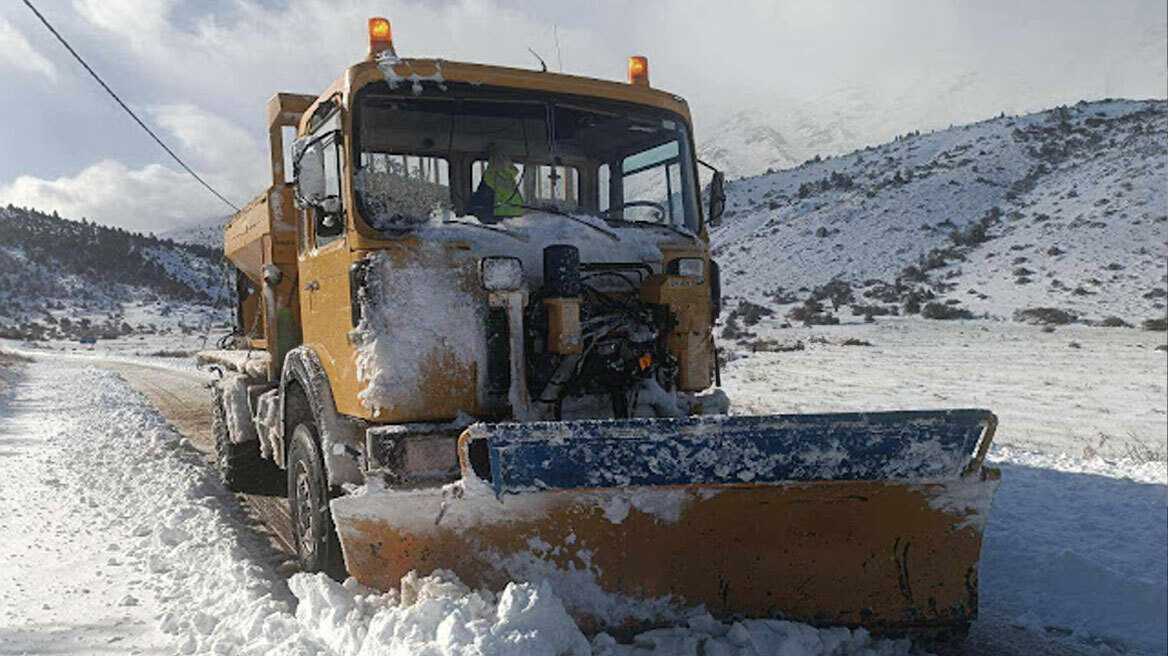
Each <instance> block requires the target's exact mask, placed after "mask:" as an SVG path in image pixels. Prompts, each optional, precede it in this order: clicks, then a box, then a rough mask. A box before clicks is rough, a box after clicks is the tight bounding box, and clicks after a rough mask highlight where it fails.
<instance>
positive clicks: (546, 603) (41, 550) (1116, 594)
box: [0, 320, 1168, 656]
mask: <svg viewBox="0 0 1168 656" xmlns="http://www.w3.org/2000/svg"><path fill="white" fill-rule="evenodd" d="M752 329H757V330H758V332H759V334H760V337H766V338H769V339H773V340H776V341H777V342H778V343H783V344H793V343H794V342H802V343H803V346H804V348H803V350H799V351H790V352H760V353H750V351H749V348H747V347H746V346H745V345H738V346H730V347H728V349H727V350H728V353H727V356H728V357H727V360H728V363H727V364H726V366H725V370H724V377H723V382H724V384H725V387H726V388H727V392H728V393H729V394H730V396H731V398H733V399H735V400H736V401H737V405H736V407H735V411H737V412H751V413H754V412H796V411H797V412H810V411H818V410H843V409H888V408H930V407H942V406H947V407H970V406H978V407H987V408H990V409H992V410H994V411H995V412H996V413H997V414H998V416H999V418H1000V419H1001V425H1000V428H999V431H998V434H997V438H996V446H995V448H994V450H993V451H992V453H991V460H992V461H993V462H994V464H995V465H996V466H999V467H1001V468H1002V470H1003V473H1002V479H1003V480H1002V485H1001V487H1000V488H999V491H998V496H997V499H996V502H995V506H994V509H993V512H992V514H991V516H990V520H989V528H988V529H987V533H986V538H985V549H984V553H983V561H982V572H981V604H982V607H981V612H982V617H983V620H984V621H985V622H986V623H990V622H997V623H1000V624H1001V625H1002V626H1008V627H1023V629H1024V631H1025V632H1026V633H1027V635H1032V636H1038V637H1040V638H1041V639H1042V641H1043V644H1050V645H1055V646H1059V647H1063V648H1066V650H1067V651H1050V652H1042V651H1039V652H1032V653H1076V654H1121V653H1128V654H1162V653H1165V651H1166V650H1168V638H1166V632H1168V629H1166V625H1165V616H1166V614H1168V602H1166V586H1165V581H1166V580H1168V558H1166V555H1165V550H1166V545H1168V528H1166V527H1168V494H1166V490H1168V488H1166V483H1168V470H1166V464H1165V462H1164V452H1165V450H1166V446H1168V445H1166V443H1165V440H1166V439H1168V438H1166V430H1168V418H1166V417H1168V415H1166V412H1168V407H1166V405H1168V400H1166V399H1168V390H1166V389H1165V380H1166V376H1168V357H1166V355H1165V353H1163V352H1160V351H1156V350H1155V347H1156V346H1157V345H1160V344H1163V343H1164V335H1163V334H1162V333H1149V332H1142V331H1136V330H1127V329H1102V328H1088V327H1067V328H1060V329H1059V330H1057V331H1056V332H1054V333H1043V332H1041V331H1040V330H1038V329H1037V328H1033V327H1028V326H1022V325H1018V324H1005V323H992V322H975V323H931V322H924V321H918V320H899V321H887V322H881V323H879V324H877V325H845V326H836V327H830V328H818V329H802V328H799V329H781V328H779V327H778V325H777V324H776V323H767V322H766V321H765V320H764V322H763V324H760V326H755V327H753V328H752ZM848 338H855V339H860V340H865V341H867V342H870V343H871V344H872V346H843V345H841V344H842V342H843V341H844V340H846V339H848ZM1072 342H1073V343H1075V344H1078V345H1079V346H1078V347H1077V348H1076V347H1072V346H1071V343H1072ZM99 344H100V343H99ZM84 355H85V357H63V356H62V354H54V353H42V354H41V355H40V356H39V358H38V359H37V361H35V362H34V363H32V364H29V365H26V366H24V367H23V368H22V369H20V370H19V371H20V373H19V374H17V375H14V374H13V373H12V370H11V369H9V370H8V372H7V373H6V374H5V378H6V379H8V380H9V381H10V383H13V384H10V385H9V386H8V387H7V388H6V391H4V392H2V393H0V394H2V397H0V398H2V399H3V400H0V476H2V477H3V479H4V481H5V484H4V485H3V486H0V507H3V508H4V509H5V511H4V512H3V514H0V518H2V519H0V522H2V524H0V536H2V537H0V654H22V653H31V654H37V653H76V654H93V653H116V654H123V653H124V654H130V653H136V654H172V653H198V654H203V653H206V654H211V653H220V654H229V653H239V654H267V653H270V654H417V653H424V654H435V655H446V654H589V653H592V654H614V655H617V654H661V655H665V654H694V655H695V656H696V655H697V654H758V655H761V654H784V655H786V656H802V655H806V654H908V653H912V650H911V648H910V646H909V645H908V644H907V643H906V642H904V641H889V640H877V639H873V638H871V637H869V636H867V635H866V634H865V633H864V632H862V631H859V632H850V631H847V630H844V629H835V630H820V629H813V628H811V627H807V626H805V625H798V624H792V623H787V622H780V621H752V622H741V623H734V624H724V623H721V622H716V621H713V620H711V619H710V618H708V617H704V616H701V615H697V616H695V617H693V618H692V619H691V620H690V621H689V622H687V623H684V624H682V625H679V626H677V627H674V628H671V629H664V630H658V631H653V632H649V633H645V634H642V635H640V636H637V637H636V638H635V639H633V640H632V641H631V642H618V641H617V640H614V639H613V638H610V637H609V636H607V635H600V636H587V637H586V636H585V635H583V634H582V633H581V632H580V631H579V629H578V628H577V627H576V625H575V624H574V623H573V622H572V621H571V620H570V619H569V618H568V617H567V615H566V614H565V613H564V611H563V606H562V604H561V603H560V601H559V600H558V599H556V598H555V596H554V595H552V594H550V591H549V590H547V589H546V588H545V587H544V586H541V585H539V584H512V585H511V586H509V587H508V588H507V589H506V590H504V591H501V592H499V593H496V594H492V593H489V592H474V591H470V590H467V589H466V588H465V587H464V586H462V584H461V583H459V582H457V581H456V580H454V579H452V577H449V576H441V575H436V576H432V577H426V578H418V579H413V580H409V581H407V582H405V583H404V584H403V586H402V589H401V590H398V591H393V592H390V593H388V594H384V595H383V594H375V593H370V592H368V591H362V590H360V589H358V588H356V587H354V586H352V585H345V586H342V585H339V584H336V583H333V582H331V581H329V580H327V579H324V578H322V577H319V576H307V575H302V574H295V575H293V576H292V577H291V578H287V576H286V575H285V574H284V573H282V572H281V571H280V570H279V569H278V566H277V563H278V562H279V558H278V557H277V556H276V554H274V553H273V552H272V551H271V550H270V547H268V545H267V543H266V542H264V541H263V540H262V539H260V538H258V537H257V536H256V534H255V533H254V532H253V531H252V530H251V529H250V528H248V526H247V519H246V517H245V516H244V514H243V512H242V511H241V510H240V508H239V506H238V504H237V502H236V500H235V497H234V496H233V495H231V494H228V493H227V492H225V491H224V490H223V489H222V488H221V487H220V486H219V484H218V483H217V482H216V479H215V478H214V476H213V475H212V473H211V472H210V471H209V470H208V468H207V466H206V465H205V464H204V462H203V461H202V460H201V459H200V458H199V457H197V456H196V454H195V453H194V451H193V449H191V448H190V446H189V444H185V440H184V439H183V438H182V437H181V436H180V435H178V434H177V433H175V432H174V431H173V429H172V428H171V427H170V426H169V425H167V424H166V423H165V421H164V420H163V419H162V418H161V417H160V416H159V415H158V414H157V412H155V410H154V409H153V408H151V407H149V406H148V405H147V404H146V403H145V401H144V400H143V399H142V398H141V397H139V396H138V395H137V394H136V393H135V392H133V391H132V390H130V389H129V388H128V387H127V386H126V385H125V384H124V383H123V382H122V381H121V380H120V379H119V378H118V377H117V376H116V375H115V374H112V373H110V372H108V371H105V370H102V369H99V368H97V367H95V366H93V363H92V361H91V360H90V359H91V358H97V357H99V356H100V355H101V354H100V352H96V351H95V352H94V353H86V354H84ZM115 357H119V358H124V357H132V358H134V359H138V358H140V357H143V356H136V355H133V354H125V353H123V354H120V355H117V356H115ZM158 361H159V363H160V364H163V365H164V366H168V365H169V366H173V362H172V359H165V358H163V359H158ZM987 653H988V652H987Z"/></svg>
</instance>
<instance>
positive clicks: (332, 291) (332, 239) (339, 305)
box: [299, 111, 360, 414]
mask: <svg viewBox="0 0 1168 656" xmlns="http://www.w3.org/2000/svg"><path fill="white" fill-rule="evenodd" d="M311 137H312V138H313V139H317V141H316V143H315V144H314V145H313V146H311V147H319V148H320V149H321V150H322V153H323V158H322V160H323V164H324V166H323V171H322V172H321V174H322V175H323V181H324V190H325V193H324V201H323V202H321V203H318V204H315V205H314V206H312V207H308V208H305V209H303V210H301V212H302V216H301V231H302V234H304V235H305V238H304V239H303V242H302V244H301V250H300V254H299V270H300V281H299V284H300V299H301V311H302V313H303V315H304V320H303V331H302V332H303V335H304V343H305V344H306V345H308V346H310V347H312V348H313V349H314V350H315V351H316V353H317V355H318V356H319V357H320V360H321V364H322V365H323V366H324V369H325V373H326V374H327V375H328V378H329V383H330V385H331V387H332V391H333V397H334V400H335V401H336V406H337V410H338V411H339V412H341V413H344V414H360V407H359V406H358V405H357V404H356V382H357V381H356V370H355V362H354V358H353V347H352V345H351V343H350V342H349V331H350V330H352V319H351V316H352V315H351V312H350V307H349V275H348V271H349V262H350V259H351V255H350V251H349V245H348V243H347V239H346V224H345V214H346V201H345V198H344V193H343V188H344V185H343V184H342V181H343V180H344V177H343V172H344V167H345V153H344V143H343V140H342V133H341V131H340V112H339V111H338V112H336V113H334V115H333V117H331V118H329V119H327V120H325V121H323V122H322V123H321V125H320V126H319V127H318V128H317V129H316V130H315V131H314V132H313V134H312V135H311ZM306 229H307V230H306ZM346 400H348V402H346Z"/></svg>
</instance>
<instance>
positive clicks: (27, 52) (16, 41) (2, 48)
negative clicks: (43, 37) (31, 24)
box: [0, 16, 57, 80]
mask: <svg viewBox="0 0 1168 656" xmlns="http://www.w3.org/2000/svg"><path fill="white" fill-rule="evenodd" d="M4 66H6V67H9V68H13V69H16V70H18V71H23V72H25V73H36V74H38V75H43V76H45V77H47V78H49V79H50V80H56V79H57V68H56V67H55V66H53V63H52V62H50V61H49V60H48V59H47V58H46V57H45V56H44V55H42V54H41V53H40V52H38V51H37V50H36V49H35V48H33V47H32V45H31V44H29V42H28V40H27V39H25V38H24V35H23V34H21V33H20V32H19V31H17V29H16V28H15V27H13V25H12V24H11V23H9V22H8V21H7V20H5V19H4V17H3V16H0V67H4Z"/></svg>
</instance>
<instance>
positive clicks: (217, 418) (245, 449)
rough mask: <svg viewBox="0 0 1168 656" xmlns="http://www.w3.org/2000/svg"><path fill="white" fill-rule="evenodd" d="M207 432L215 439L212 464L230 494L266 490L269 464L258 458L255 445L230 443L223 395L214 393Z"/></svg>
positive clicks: (269, 472) (250, 443)
mask: <svg viewBox="0 0 1168 656" xmlns="http://www.w3.org/2000/svg"><path fill="white" fill-rule="evenodd" d="M212 404H213V407H212V411H213V414H212V421H211V432H212V433H213V434H214V436H215V464H216V465H217V469H218V470H219V480H220V481H221V482H222V483H223V485H224V487H226V488H227V489H229V490H231V491H232V492H256V491H262V490H263V489H264V488H267V487H270V485H269V482H270V480H271V478H272V476H271V473H272V469H273V464H272V463H270V462H268V461H266V460H264V458H263V456H261V455H260V446H259V443H257V442H254V441H251V442H239V443H236V442H232V441H231V432H230V428H229V427H228V424H227V406H226V403H225V402H224V400H223V392H222V391H220V390H219V389H217V388H216V389H215V390H214V399H213V401H212Z"/></svg>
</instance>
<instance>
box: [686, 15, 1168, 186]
mask: <svg viewBox="0 0 1168 656" xmlns="http://www.w3.org/2000/svg"><path fill="white" fill-rule="evenodd" d="M1085 56H1087V55H1086V54H1085V53H1084V54H1082V55H1080V54H1078V53H1074V52H1071V53H1066V54H1065V56H1063V57H1060V63H1059V67H1060V68H1059V69H1057V70H1056V73H1058V72H1060V71H1061V73H1062V77H1064V78H1065V79H1066V80H1067V83H1066V85H1064V86H1059V87H1055V86H1052V85H1049V84H1047V85H1041V84H1039V85H1036V84H1034V80H1033V78H1032V72H1031V71H1030V70H1029V69H1028V68H1027V67H1026V66H1025V65H1020V66H1018V67H1016V68H1013V69H1011V70H1009V71H994V70H993V69H990V70H988V71H982V70H967V71H964V72H958V73H947V74H941V73H939V72H938V71H935V70H932V69H931V68H930V67H929V66H927V65H923V66H922V67H921V69H920V70H919V72H916V73H914V74H911V75H905V76H903V77H900V78H897V77H895V76H882V77H881V79H880V80H879V81H871V82H857V83H852V84H848V85H845V86H841V87H838V88H836V89H834V90H831V91H829V92H827V93H823V94H820V95H818V96H811V97H806V98H799V99H793V98H790V97H785V96H779V97H773V96H769V95H767V93H766V89H767V88H782V79H781V77H779V78H776V79H775V80H769V81H768V83H767V84H766V85H762V86H761V87H760V89H759V100H758V101H757V102H758V104H757V105H756V106H753V107H751V106H747V107H741V108H738V109H737V110H736V111H735V113H733V114H732V115H730V116H729V117H728V118H726V119H724V120H722V121H721V123H718V124H715V125H714V126H713V127H712V128H709V129H704V130H702V131H701V132H700V133H699V140H698V143H699V146H698V155H699V156H700V157H702V158H703V159H704V160H705V161H707V162H709V163H711V164H713V165H714V166H716V167H718V168H720V169H722V170H723V171H725V172H726V173H727V176H728V177H729V178H731V179H734V178H741V177H747V176H751V175H759V174H762V173H764V172H766V171H767V170H768V169H771V170H778V169H783V168H791V167H793V166H796V165H798V164H800V163H802V162H805V161H807V160H809V159H812V158H814V157H816V156H819V157H829V156H835V155H842V154H845V153H849V152H851V151H853V150H857V149H859V148H864V147H867V146H875V145H878V144H881V143H884V142H886V141H889V140H891V139H893V138H894V137H896V136H898V135H903V134H906V133H908V132H914V131H929V130H938V129H943V128H947V127H952V126H955V125H964V124H967V123H972V122H974V121H978V120H981V119H984V118H985V117H987V116H999V115H1006V114H1024V113H1029V112H1035V111H1039V110H1042V109H1046V108H1049V107H1054V106H1056V105H1059V104H1062V103H1065V102H1067V101H1068V100H1071V99H1078V98H1084V97H1098V96H1097V95H1095V96H1092V95H1090V94H1098V93H1100V90H1102V91H1103V93H1110V94H1112V95H1125V94H1130V93H1133V91H1132V90H1133V89H1137V88H1144V87H1142V86H1141V85H1140V83H1139V81H1140V80H1146V79H1155V78H1156V77H1159V78H1160V79H1164V78H1165V73H1164V60H1165V57H1168V26H1165V25H1164V24H1158V25H1148V26H1146V27H1144V28H1143V29H1142V31H1140V32H1139V33H1138V34H1137V35H1135V37H1134V38H1133V39H1132V40H1131V42H1130V43H1129V44H1128V46H1127V47H1126V48H1121V49H1117V50H1116V51H1115V52H1114V53H1113V54H1112V56H1111V57H1110V58H1109V59H1108V61H1106V62H1099V61H1095V60H1092V61H1090V62H1084V61H1081V60H1080V59H1079V58H1080V57H1085ZM1083 69H1088V70H1092V71H1096V73H1098V74H1100V75H1103V76H1104V78H1105V79H1104V81H1103V82H1101V83H1099V84H1093V83H1088V80H1089V79H1091V78H1090V76H1087V77H1084V76H1083V75H1082V73H1081V71H1082V70H1083ZM1052 70H1054V69H1052ZM1076 84H1081V85H1082V86H1081V88H1076V86H1075V85H1076ZM1056 89H1057V90H1056ZM1076 93H1078V94H1079V95H1075V94H1076Z"/></svg>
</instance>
